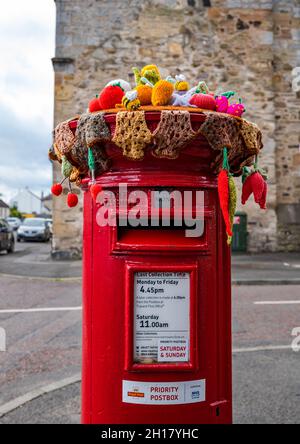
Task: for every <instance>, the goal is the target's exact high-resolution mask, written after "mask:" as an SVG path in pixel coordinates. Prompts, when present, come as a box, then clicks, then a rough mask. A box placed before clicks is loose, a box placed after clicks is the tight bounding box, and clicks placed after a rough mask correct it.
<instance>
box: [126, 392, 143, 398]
mask: <svg viewBox="0 0 300 444" xmlns="http://www.w3.org/2000/svg"><path fill="white" fill-rule="evenodd" d="M127 396H131V397H132V398H144V397H145V393H143V392H139V391H138V390H136V391H133V392H127Z"/></svg>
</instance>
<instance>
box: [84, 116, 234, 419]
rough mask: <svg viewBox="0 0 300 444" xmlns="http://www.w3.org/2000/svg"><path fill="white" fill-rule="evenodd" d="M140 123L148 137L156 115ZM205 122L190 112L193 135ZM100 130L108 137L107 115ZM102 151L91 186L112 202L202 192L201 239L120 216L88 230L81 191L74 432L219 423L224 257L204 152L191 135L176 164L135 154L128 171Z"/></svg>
mask: <svg viewBox="0 0 300 444" xmlns="http://www.w3.org/2000/svg"><path fill="white" fill-rule="evenodd" d="M146 114H147V123H149V125H152V126H154V127H155V125H157V122H158V120H159V114H160V113H159V112H148V113H146ZM204 118H205V117H204V116H203V114H201V113H199V114H197V113H194V114H193V115H192V117H191V120H192V124H193V126H194V127H195V128H197V127H199V125H200V124H201V123H202V122H203V120H204ZM105 119H106V122H107V123H108V124H109V125H110V127H111V131H112V132H113V130H114V125H115V114H108V115H106V117H105ZM106 148H107V152H108V154H109V156H110V158H111V159H113V161H112V167H111V169H110V171H109V172H106V173H104V174H102V175H101V176H99V177H98V178H97V183H99V184H101V186H102V188H103V190H106V191H112V192H113V193H114V195H115V196H117V197H116V199H117V201H118V200H120V196H119V185H120V183H122V184H126V185H127V193H128V194H129V193H131V192H134V191H135V190H142V191H145V193H147V195H150V193H151V192H153V191H157V190H159V191H163V190H167V191H170V190H175V189H176V190H177V191H179V192H180V193H182V194H183V193H184V191H187V190H189V191H193V192H195V191H197V190H200V191H203V193H204V211H203V216H204V230H203V233H202V235H201V236H200V237H186V235H185V229H186V227H184V226H181V227H180V226H172V223H171V226H161V225H159V226H154V227H152V226H136V227H132V226H123V224H121V222H120V221H121V216H122V215H121V213H120V210H118V211H119V212H118V214H117V216H118V217H117V223H116V225H115V226H99V224H98V222H97V212H98V211H99V205H98V204H97V203H95V202H94V201H93V200H92V198H91V195H90V192H89V189H88V186H87V185H88V182H89V179H88V178H87V179H86V181H85V182H84V183H85V185H83V189H84V190H85V195H84V235H83V241H84V244H83V264H84V273H83V371H82V421H83V423H102V424H103V423H104V424H113V423H115V424H118V423H119V424H121V423H128V424H130V423H153V424H160V423H164V424H171V423H172V424H184V423H194V424H201V423H230V422H231V421H232V391H231V287H230V249H229V247H228V245H227V243H226V234H225V227H224V222H223V220H222V216H221V212H220V207H219V201H218V194H217V176H216V175H215V174H213V173H212V171H211V169H210V165H211V161H212V160H213V158H214V156H215V153H214V151H213V150H212V149H211V148H210V147H209V145H208V143H207V142H206V140H205V138H204V137H202V136H201V135H199V136H197V138H196V139H194V140H193V142H191V143H190V144H189V145H188V146H187V147H186V148H184V149H183V150H182V151H181V153H180V156H179V157H178V158H177V159H157V158H155V157H153V156H152V155H151V153H150V152H149V153H148V152H146V155H145V158H144V160H143V161H131V160H128V159H126V158H124V157H123V156H122V154H121V153H120V149H119V148H117V147H116V146H114V144H112V143H110V144H107V147H106ZM154 206H155V205H154ZM127 210H128V207H126V210H125V212H126V211H127ZM163 211H164V205H163V204H159V205H157V212H158V213H161V212H163ZM123 216H124V214H123ZM173 225H174V224H173Z"/></svg>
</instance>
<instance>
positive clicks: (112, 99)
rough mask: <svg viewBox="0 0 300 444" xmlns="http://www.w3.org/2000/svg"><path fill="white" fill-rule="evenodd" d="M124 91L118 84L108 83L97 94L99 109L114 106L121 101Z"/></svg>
mask: <svg viewBox="0 0 300 444" xmlns="http://www.w3.org/2000/svg"><path fill="white" fill-rule="evenodd" d="M123 96H124V91H123V90H122V88H120V86H117V85H110V86H106V87H105V88H103V90H102V91H101V93H100V95H99V99H98V100H99V104H100V107H101V109H110V108H115V106H116V105H117V104H118V103H121V102H122V98H123Z"/></svg>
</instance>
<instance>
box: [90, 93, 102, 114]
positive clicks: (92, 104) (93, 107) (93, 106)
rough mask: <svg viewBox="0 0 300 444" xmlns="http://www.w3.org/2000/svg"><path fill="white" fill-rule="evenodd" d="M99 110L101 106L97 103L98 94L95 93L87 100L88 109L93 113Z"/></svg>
mask: <svg viewBox="0 0 300 444" xmlns="http://www.w3.org/2000/svg"><path fill="white" fill-rule="evenodd" d="M100 110H101V106H100V103H99V96H98V95H96V97H94V98H93V99H92V100H91V101H90V102H89V111H90V113H93V112H95V111H100Z"/></svg>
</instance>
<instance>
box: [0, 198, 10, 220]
mask: <svg viewBox="0 0 300 444" xmlns="http://www.w3.org/2000/svg"><path fill="white" fill-rule="evenodd" d="M8 216H9V206H8V205H7V204H6V203H5V202H3V200H2V199H0V217H1V218H3V219H5V218H6V217H8Z"/></svg>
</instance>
